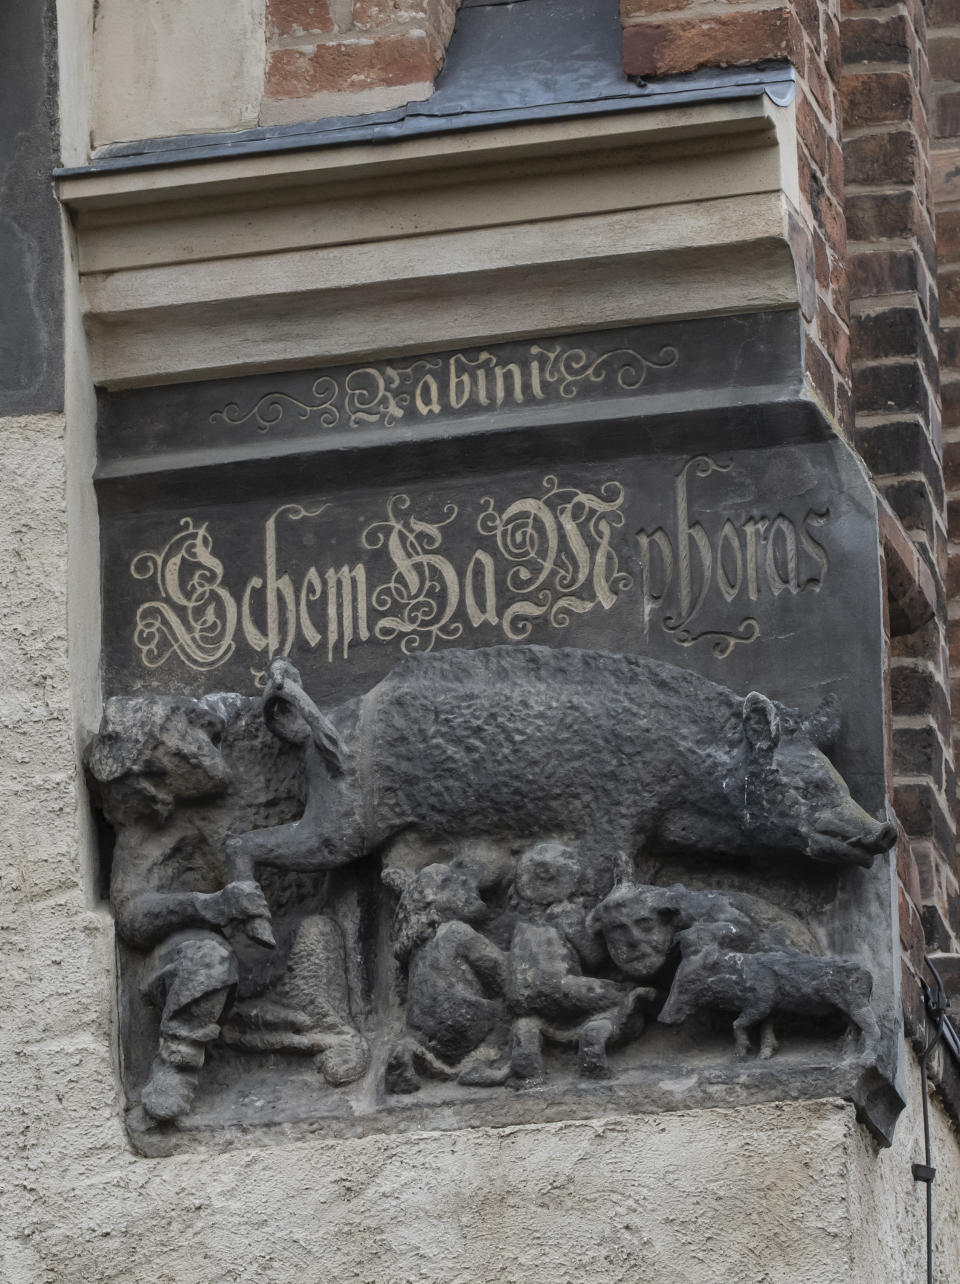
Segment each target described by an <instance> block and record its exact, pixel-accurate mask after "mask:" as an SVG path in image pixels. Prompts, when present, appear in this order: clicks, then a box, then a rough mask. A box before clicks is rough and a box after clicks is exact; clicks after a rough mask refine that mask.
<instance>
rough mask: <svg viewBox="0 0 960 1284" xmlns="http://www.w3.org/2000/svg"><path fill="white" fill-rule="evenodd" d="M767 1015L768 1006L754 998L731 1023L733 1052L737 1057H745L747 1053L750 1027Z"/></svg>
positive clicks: (763, 1019)
mask: <svg viewBox="0 0 960 1284" xmlns="http://www.w3.org/2000/svg"><path fill="white" fill-rule="evenodd" d="M769 1015H770V1008H769V1006H768V1005H767V1004H766V1003H764V1004H759V1003H757V1002H756V1001H755V1000H754V1001H753V1002H752V1003H748V1005H747V1006H746V1007H745V1008H743V1010H742V1011H741V1013H740V1015H739V1016H738V1017H737V1019H736V1021H734V1023H733V1037H734V1040H735V1044H736V1047H735V1052H736V1055H737V1056H738V1057H745V1056H747V1055H748V1054H749V1052H750V1031H751V1029H752V1028H753V1027H754V1026H755V1025H757V1024H759V1022H761V1021H765V1020H766V1019H767V1017H768V1016H769Z"/></svg>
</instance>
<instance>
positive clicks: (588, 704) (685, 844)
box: [234, 646, 895, 895]
mask: <svg viewBox="0 0 960 1284" xmlns="http://www.w3.org/2000/svg"><path fill="white" fill-rule="evenodd" d="M264 711H265V716H266V718H267V720H268V722H269V723H270V725H271V726H272V727H273V729H274V730H275V731H276V732H277V734H279V735H281V736H283V737H284V738H285V739H289V740H292V741H295V742H297V743H302V744H305V745H306V747H307V759H308V771H309V784H308V802H307V806H306V810H305V812H304V815H303V817H302V819H301V820H300V821H298V822H297V823H295V824H293V825H285V826H281V827H278V828H275V829H270V830H262V831H258V832H254V833H250V834H246V835H244V836H243V837H242V838H240V839H239V840H236V842H235V844H234V847H235V851H234V854H235V857H236V859H237V860H238V862H239V866H238V867H242V866H243V865H245V864H246V863H247V862H251V863H252V862H256V861H258V860H264V861H267V862H268V863H270V864H274V865H277V864H279V865H285V866H287V867H288V868H294V869H297V868H299V869H309V868H316V867H318V866H319V867H323V868H332V867H334V866H338V865H343V864H345V863H346V862H348V861H352V860H355V859H357V858H358V857H361V856H363V855H364V854H366V853H368V852H372V851H375V850H377V849H378V848H381V847H383V846H384V845H385V844H386V843H387V842H388V841H389V840H390V839H392V838H393V837H395V836H397V835H399V834H401V833H406V834H408V835H409V834H415V835H417V836H419V837H421V838H423V839H426V840H444V839H456V838H464V837H468V836H472V835H477V836H498V835H499V836H503V837H504V838H507V839H526V838H536V837H540V836H548V835H549V836H555V837H563V838H564V840H565V841H567V842H570V843H573V844H575V845H576V846H577V847H578V849H579V852H580V854H581V860H582V863H583V866H584V871H585V874H586V876H587V881H591V880H592V882H593V884H594V887H593V890H594V891H595V892H596V894H599V895H603V894H605V892H606V891H607V890H608V889H609V887H610V884H611V882H612V881H613V878H614V877H629V876H631V875H632V869H633V856H634V854H635V853H636V852H637V851H638V849H640V848H642V847H644V846H645V845H649V846H651V847H656V848H657V849H660V850H681V851H683V850H686V851H689V852H694V853H700V854H702V855H703V856H705V857H708V858H709V857H713V856H715V855H735V856H759V857H762V858H766V859H770V860H776V859H783V858H791V857H809V858H812V859H814V860H820V861H828V862H833V863H837V864H841V865H861V866H869V865H870V864H871V863H872V861H873V858H874V857H875V856H876V855H877V854H878V853H880V852H884V851H886V850H888V849H889V848H890V846H892V844H893V842H894V839H895V829H894V827H893V826H892V825H891V824H888V823H883V822H879V821H877V820H874V819H873V818H872V817H871V816H869V815H868V814H867V813H866V812H865V811H864V810H863V808H861V807H860V806H858V804H857V803H856V802H854V800H853V799H852V798H851V796H850V793H849V791H848V789H847V787H846V785H845V783H844V781H843V779H842V778H841V776H840V775H839V773H838V772H837V771H836V769H835V768H834V767H833V766H832V765H831V764H830V762H829V761H828V759H827V758H826V757H825V755H824V754H823V753H822V752H821V750H820V749H819V748H818V747H817V744H816V743H815V741H820V742H821V743H828V742H829V740H830V739H831V735H832V732H835V728H831V726H830V720H829V719H828V718H827V717H826V716H824V715H820V716H817V717H814V718H812V719H808V720H807V721H806V722H802V721H801V719H800V718H799V717H798V716H797V715H796V713H795V712H791V711H789V710H786V709H784V708H783V707H782V706H779V705H777V704H775V703H773V702H772V701H770V700H768V699H767V698H766V697H765V696H762V695H758V694H756V693H753V694H751V695H748V696H747V697H746V699H744V698H742V697H740V696H737V695H735V694H734V693H733V692H732V691H729V690H728V689H727V688H725V687H722V686H719V685H718V684H716V683H714V682H710V681H708V680H707V679H705V678H702V677H700V676H698V675H697V674H695V673H691V672H689V671H687V670H685V669H679V668H676V667H674V666H673V665H669V664H664V663H662V662H660V661H656V660H648V659H643V658H638V657H634V656H624V655H611V654H607V653H604V652H599V651H581V650H571V649H549V648H544V647H536V646H520V647H491V648H487V649H484V650H477V651H468V650H452V651H446V652H443V653H440V654H429V655H424V656H417V657H411V658H410V659H408V660H406V661H404V662H403V663H402V664H400V665H399V666H398V667H397V668H396V669H394V670H393V672H392V673H390V674H389V675H388V676H387V677H386V678H384V679H383V681H382V682H380V683H379V684H378V685H377V686H375V687H373V689H372V690H370V691H369V692H368V693H367V694H366V695H364V696H362V697H360V698H358V699H355V700H351V701H349V702H348V703H346V704H343V705H341V706H340V707H339V708H336V709H334V710H333V711H332V712H331V713H330V715H329V718H328V717H325V716H324V715H323V714H322V713H320V711H319V710H317V709H316V707H315V706H314V705H313V704H312V702H311V701H310V700H309V698H308V697H307V696H306V695H305V693H304V692H303V690H302V689H301V687H300V683H299V675H298V674H297V673H296V670H295V669H293V668H292V666H291V665H290V664H289V663H288V662H287V661H284V660H280V661H275V662H274V664H273V665H272V666H271V674H270V681H269V683H268V688H267V692H266V696H265V710H264ZM585 890H586V889H585Z"/></svg>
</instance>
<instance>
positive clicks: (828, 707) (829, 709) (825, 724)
mask: <svg viewBox="0 0 960 1284" xmlns="http://www.w3.org/2000/svg"><path fill="white" fill-rule="evenodd" d="M803 729H804V731H805V732H806V733H807V735H808V736H809V737H810V739H811V740H812V741H813V743H814V744H815V745H816V746H817V748H818V749H822V750H824V751H826V750H827V749H832V748H833V746H834V745H835V744H836V742H837V737H838V736H839V734H840V700H839V698H838V697H837V696H836V695H835V694H834V693H833V692H831V693H830V694H828V695H825V696H824V697H823V699H822V700H821V701H820V704H819V705H818V706H817V708H816V709H815V710H814V712H813V713H811V714H810V716H809V717H808V718H804V720H803Z"/></svg>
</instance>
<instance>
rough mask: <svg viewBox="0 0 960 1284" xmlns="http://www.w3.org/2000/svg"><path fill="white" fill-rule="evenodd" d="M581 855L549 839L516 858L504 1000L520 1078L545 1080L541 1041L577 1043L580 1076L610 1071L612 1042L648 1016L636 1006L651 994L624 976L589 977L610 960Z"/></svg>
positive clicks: (639, 1027)
mask: <svg viewBox="0 0 960 1284" xmlns="http://www.w3.org/2000/svg"><path fill="white" fill-rule="evenodd" d="M580 879H581V870H580V865H579V861H578V859H577V855H576V852H575V851H574V850H573V849H572V848H570V847H567V846H565V845H564V844H563V843H559V842H553V841H547V842H541V843H536V844H534V846H532V847H530V848H528V849H527V850H526V851H525V852H523V853H522V855H521V856H520V857H519V859H518V861H517V868H516V874H515V877H514V884H513V898H514V901H515V904H516V907H517V911H518V913H519V916H520V917H519V919H518V921H517V924H516V926H515V927H514V930H513V935H512V938H511V941H510V952H509V968H508V972H507V998H508V1002H509V1005H510V1010H511V1012H512V1013H513V1016H514V1022H513V1029H512V1034H511V1045H512V1046H511V1058H510V1061H511V1070H512V1072H513V1074H514V1076H515V1077H516V1078H517V1079H520V1080H523V1081H527V1082H536V1081H539V1080H541V1079H542V1078H543V1073H544V1068H543V1041H544V1039H545V1038H546V1039H548V1040H550V1041H552V1042H556V1043H574V1042H575V1043H577V1045H578V1059H579V1069H580V1073H581V1074H583V1075H590V1076H594V1077H601V1076H605V1075H607V1074H608V1073H609V1068H608V1064H607V1055H606V1051H607V1046H608V1044H610V1043H611V1042H612V1041H614V1040H616V1039H622V1038H626V1037H636V1036H637V1035H639V1034H640V1033H641V1032H642V1030H643V1024H644V1018H643V1014H642V1012H641V1011H640V1010H639V1008H638V1003H639V1002H640V1001H641V1000H645V999H650V998H652V997H653V991H652V990H648V989H644V988H638V987H636V986H633V985H631V984H629V983H625V982H623V981H617V980H610V979H605V978H601V977H596V976H589V975H586V976H585V975H584V972H583V969H584V968H585V967H586V968H592V969H596V968H598V967H600V966H601V965H602V964H603V963H604V961H605V958H606V954H605V950H604V947H603V942H602V940H601V939H600V937H599V936H598V935H597V934H596V933H595V932H593V931H591V930H590V928H589V926H588V913H587V909H586V907H585V904H584V901H583V898H582V897H577V895H576V893H577V891H578V885H579V883H580Z"/></svg>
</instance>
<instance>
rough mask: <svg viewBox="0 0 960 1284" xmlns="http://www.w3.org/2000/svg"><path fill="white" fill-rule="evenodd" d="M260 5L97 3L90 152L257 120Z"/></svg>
mask: <svg viewBox="0 0 960 1284" xmlns="http://www.w3.org/2000/svg"><path fill="white" fill-rule="evenodd" d="M263 5H264V0H204V2H203V4H200V5H198V4H195V3H192V0H138V2H137V3H136V4H131V3H130V0H99V4H98V5H96V6H95V18H94V33H93V75H92V84H93V86H94V100H93V109H92V113H91V115H92V120H91V135H92V143H93V146H95V147H98V146H100V145H101V144H103V143H108V142H116V141H118V140H124V139H137V138H150V137H154V136H162V135H168V134H184V133H191V132H195V131H197V132H202V131H204V130H221V129H223V130H227V129H243V128H245V127H247V126H250V125H255V124H256V123H257V117H258V114H259V111H260V99H261V97H262V95H263V74H264V59H265V46H264V31H263V27H264V15H263Z"/></svg>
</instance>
